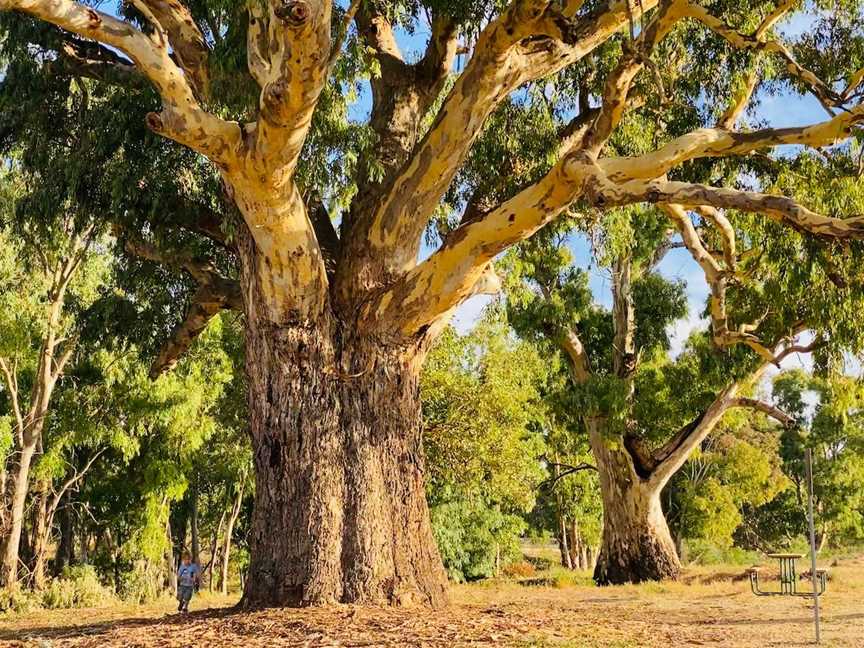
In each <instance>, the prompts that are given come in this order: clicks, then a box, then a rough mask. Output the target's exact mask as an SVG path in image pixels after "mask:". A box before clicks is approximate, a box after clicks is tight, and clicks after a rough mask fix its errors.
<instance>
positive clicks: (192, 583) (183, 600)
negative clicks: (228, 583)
mask: <svg viewBox="0 0 864 648" xmlns="http://www.w3.org/2000/svg"><path fill="white" fill-rule="evenodd" d="M200 586H201V568H200V567H199V566H198V563H194V562H192V557H191V556H190V555H189V552H188V551H184V552H183V557H182V562H181V564H180V569H178V570H177V600H178V601H179V602H180V605H179V606H178V607H177V611H178V612H188V611H189V601H190V600H191V599H192V594H193V593H194V592H195V590H197V589H198V588H199V587H200Z"/></svg>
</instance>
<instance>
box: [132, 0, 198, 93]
mask: <svg viewBox="0 0 864 648" xmlns="http://www.w3.org/2000/svg"><path fill="white" fill-rule="evenodd" d="M140 2H141V3H142V4H143V5H145V6H146V7H147V8H148V9H149V10H150V12H151V14H152V16H153V18H154V19H155V20H156V21H157V22H158V23H159V25H161V26H162V28H163V29H164V30H165V32H166V34H167V35H168V40H169V41H170V42H171V48H172V49H173V51H174V58H175V59H176V61H177V63H178V64H179V65H180V67H181V68H182V69H183V71H184V72H186V75H187V78H189V79H190V80H191V81H192V85H193V88H194V89H195V90H196V91H197V93H198V94H199V96H203V97H206V96H207V94H208V92H209V86H210V73H209V70H208V68H207V62H208V57H209V55H210V48H209V47H208V46H207V42H206V41H205V40H204V34H202V33H201V30H200V29H199V28H198V25H197V24H196V23H195V20H194V18H193V17H192V13H191V12H190V11H189V9H188V8H186V7H185V6H184V5H183V3H181V2H180V1H179V0H140Z"/></svg>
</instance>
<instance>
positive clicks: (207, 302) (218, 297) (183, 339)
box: [150, 279, 243, 380]
mask: <svg viewBox="0 0 864 648" xmlns="http://www.w3.org/2000/svg"><path fill="white" fill-rule="evenodd" d="M242 302H243V296H242V294H241V292H240V286H239V284H238V283H237V282H235V281H230V280H226V279H220V280H214V281H212V282H210V283H205V284H201V285H200V286H199V287H198V290H197V291H196V292H195V294H194V295H193V296H192V302H191V304H190V305H189V309H188V310H187V311H186V315H185V317H184V319H183V321H182V322H181V323H180V324H178V325H177V327H176V328H175V329H174V331H173V332H172V333H171V337H170V338H169V339H168V341H167V342H166V343H165V344H164V345H163V346H162V349H161V350H160V351H159V355H158V356H157V357H156V359H155V360H154V361H153V364H152V365H151V367H150V377H151V378H152V379H154V380H155V379H156V378H158V377H159V376H160V375H161V374H163V373H165V372H166V371H170V370H171V369H173V368H174V367H175V366H177V363H178V362H179V361H180V358H182V357H183V355H184V354H185V353H186V352H187V351H188V350H189V348H190V347H191V346H192V343H193V342H195V340H196V338H197V337H198V336H199V335H201V333H203V332H204V329H206V328H207V325H208V324H209V323H210V320H212V319H213V318H214V317H215V316H216V315H218V314H219V313H221V312H222V311H223V310H229V309H234V310H237V309H242Z"/></svg>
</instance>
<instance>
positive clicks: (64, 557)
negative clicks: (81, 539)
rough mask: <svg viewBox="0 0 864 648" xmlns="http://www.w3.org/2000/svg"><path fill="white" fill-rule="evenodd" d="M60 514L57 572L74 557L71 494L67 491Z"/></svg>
mask: <svg viewBox="0 0 864 648" xmlns="http://www.w3.org/2000/svg"><path fill="white" fill-rule="evenodd" d="M58 513H59V514H60V545H59V546H58V548H57V563H56V565H57V568H56V570H55V571H56V572H57V574H60V573H62V572H63V569H64V568H65V567H66V565H71V564H72V561H73V560H74V559H75V558H74V547H75V535H74V526H73V520H72V494H71V493H70V492H69V491H66V493H65V494H64V495H63V506H61V507H60V510H59V511H58Z"/></svg>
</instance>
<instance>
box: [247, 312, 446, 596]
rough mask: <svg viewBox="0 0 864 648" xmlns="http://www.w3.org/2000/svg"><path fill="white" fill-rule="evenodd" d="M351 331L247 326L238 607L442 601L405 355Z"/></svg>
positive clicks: (412, 355) (329, 320)
mask: <svg viewBox="0 0 864 648" xmlns="http://www.w3.org/2000/svg"><path fill="white" fill-rule="evenodd" d="M351 330H352V327H343V326H341V325H340V324H339V323H338V321H337V320H336V319H335V318H333V317H325V318H323V320H322V321H320V322H317V323H314V324H306V325H282V326H277V325H273V324H270V323H269V322H267V321H266V320H261V319H257V318H255V317H254V316H253V317H250V318H249V322H248V326H247V342H246V349H247V351H246V353H247V373H248V376H249V382H250V392H249V409H250V428H251V434H252V440H253V449H254V455H255V466H256V492H255V511H254V514H253V520H252V533H251V537H250V545H251V564H250V566H249V576H248V579H247V582H246V589H245V593H244V596H243V605H244V606H246V607H254V606H277V605H312V604H323V603H333V602H351V603H364V604H407V603H426V604H431V605H438V604H442V603H443V602H444V600H445V589H446V578H445V574H444V570H443V567H442V565H441V559H440V557H439V554H438V549H437V547H436V545H435V541H434V539H433V536H432V531H431V526H430V522H429V513H428V509H427V506H426V498H425V491H424V486H423V466H424V457H423V447H422V440H421V431H420V402H419V388H418V372H419V362H418V350H417V349H416V347H414V346H389V345H386V344H381V343H380V342H375V341H372V340H369V339H368V338H364V339H356V338H352V337H351V336H350V333H349V331H351Z"/></svg>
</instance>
